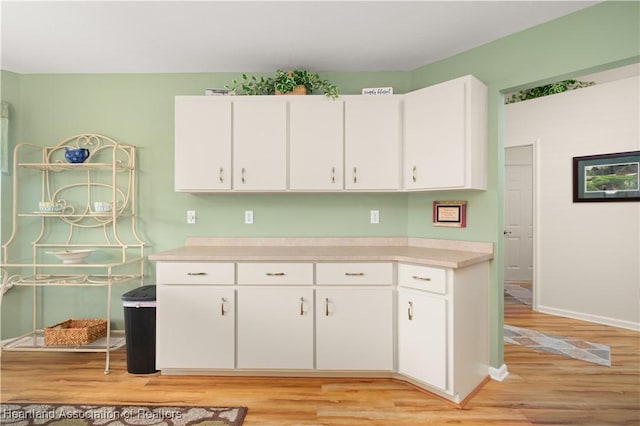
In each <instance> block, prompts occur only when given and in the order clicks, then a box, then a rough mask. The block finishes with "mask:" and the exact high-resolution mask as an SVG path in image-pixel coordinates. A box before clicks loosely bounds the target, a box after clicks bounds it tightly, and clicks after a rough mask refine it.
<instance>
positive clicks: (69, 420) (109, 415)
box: [0, 402, 247, 426]
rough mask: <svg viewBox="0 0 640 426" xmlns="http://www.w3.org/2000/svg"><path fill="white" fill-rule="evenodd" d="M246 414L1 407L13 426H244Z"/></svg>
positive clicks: (1, 419)
mask: <svg viewBox="0 0 640 426" xmlns="http://www.w3.org/2000/svg"><path fill="white" fill-rule="evenodd" d="M246 415H247V408H246V407H176V406H160V405H158V406H155V405H154V406H138V405H80V404H40V403H17V402H6V403H2V404H0V424H3V425H11V426H26V425H56V426H82V425H91V426H97V425H100V426H102V425H104V426H108V425H112V426H116V425H137V426H139V425H158V426H165V425H166V426H174V425H175V426H186V425H201V426H240V425H242V423H243V421H244V418H245V416H246Z"/></svg>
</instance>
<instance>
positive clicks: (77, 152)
mask: <svg viewBox="0 0 640 426" xmlns="http://www.w3.org/2000/svg"><path fill="white" fill-rule="evenodd" d="M64 158H65V159H66V160H67V161H68V162H69V163H83V162H84V160H86V159H87V158H89V150H88V149H86V148H77V149H72V148H69V147H65V148H64Z"/></svg>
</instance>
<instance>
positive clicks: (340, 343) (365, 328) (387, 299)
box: [316, 288, 393, 371]
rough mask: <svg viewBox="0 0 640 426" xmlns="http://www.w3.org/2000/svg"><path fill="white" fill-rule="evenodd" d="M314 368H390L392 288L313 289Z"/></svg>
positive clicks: (391, 363) (391, 352) (391, 362)
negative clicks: (314, 327) (314, 321)
mask: <svg viewBox="0 0 640 426" xmlns="http://www.w3.org/2000/svg"><path fill="white" fill-rule="evenodd" d="M316 368H317V369H319V370H382V371H392V370H393V291H392V290H391V289H380V288H376V289H363V288H350V289H343V288H329V289H319V290H316Z"/></svg>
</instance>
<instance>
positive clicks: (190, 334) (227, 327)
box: [156, 285, 235, 369]
mask: <svg viewBox="0 0 640 426" xmlns="http://www.w3.org/2000/svg"><path fill="white" fill-rule="evenodd" d="M156 297H157V308H156V309H157V310H156V326H157V333H156V334H157V335H156V364H157V366H158V368H159V369H163V368H164V369H166V368H233V367H234V355H235V352H234V349H235V321H234V318H235V293H234V290H232V289H229V288H220V287H214V286H204V285H195V286H192V285H159V286H158V287H157V295H156Z"/></svg>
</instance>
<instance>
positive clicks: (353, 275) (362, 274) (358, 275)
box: [344, 272, 364, 277]
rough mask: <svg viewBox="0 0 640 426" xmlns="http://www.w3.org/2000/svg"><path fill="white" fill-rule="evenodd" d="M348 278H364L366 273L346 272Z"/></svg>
mask: <svg viewBox="0 0 640 426" xmlns="http://www.w3.org/2000/svg"><path fill="white" fill-rule="evenodd" d="M344 274H345V275H346V276H347V277H364V272H345V273H344Z"/></svg>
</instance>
